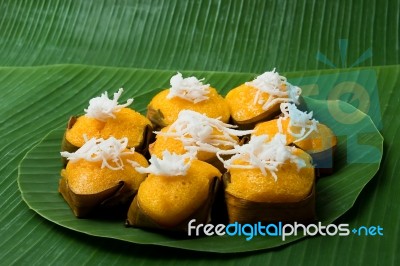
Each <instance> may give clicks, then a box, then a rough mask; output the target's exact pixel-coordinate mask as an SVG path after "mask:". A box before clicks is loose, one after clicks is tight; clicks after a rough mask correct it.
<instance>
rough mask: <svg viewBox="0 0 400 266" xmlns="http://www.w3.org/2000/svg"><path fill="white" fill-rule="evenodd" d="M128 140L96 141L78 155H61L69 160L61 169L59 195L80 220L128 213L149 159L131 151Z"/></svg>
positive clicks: (65, 153)
mask: <svg viewBox="0 0 400 266" xmlns="http://www.w3.org/2000/svg"><path fill="white" fill-rule="evenodd" d="M127 145H128V139H127V138H122V139H115V138H114V137H110V138H108V139H106V140H104V139H101V138H100V139H95V138H92V139H90V140H88V141H86V142H85V143H84V144H83V146H82V147H81V148H79V149H78V150H77V151H76V152H74V153H70V152H66V151H64V152H61V155H62V156H63V157H66V158H67V159H68V160H69V163H68V164H67V166H66V168H65V169H62V170H61V179H60V181H59V192H60V193H61V194H62V196H63V197H64V199H65V201H66V202H67V203H68V204H69V206H70V207H71V209H72V211H73V212H74V214H75V215H76V216H77V217H89V216H93V215H102V214H104V213H105V214H106V215H107V214H108V213H112V215H121V214H126V211H127V209H128V207H129V204H130V202H131V201H132V199H133V196H134V195H135V194H136V192H137V190H138V188H139V185H140V183H141V182H142V181H143V180H144V179H145V177H146V174H143V173H139V172H137V171H136V170H135V168H134V167H137V166H143V167H146V166H148V162H147V160H146V158H144V157H143V155H141V154H140V153H138V152H135V151H134V149H133V148H132V149H130V150H129V149H127Z"/></svg>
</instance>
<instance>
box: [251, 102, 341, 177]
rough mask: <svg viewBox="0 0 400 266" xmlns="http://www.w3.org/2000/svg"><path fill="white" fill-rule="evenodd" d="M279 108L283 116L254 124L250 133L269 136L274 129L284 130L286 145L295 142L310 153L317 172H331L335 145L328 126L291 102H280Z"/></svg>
mask: <svg viewBox="0 0 400 266" xmlns="http://www.w3.org/2000/svg"><path fill="white" fill-rule="evenodd" d="M280 108H281V111H282V114H283V116H281V117H279V118H278V119H274V120H270V121H267V122H262V123H259V124H257V125H256V127H255V128H254V133H253V134H252V135H253V136H258V135H268V136H269V137H270V138H272V137H273V136H275V134H277V133H281V134H284V135H285V136H286V140H287V144H288V145H295V146H296V147H298V148H300V149H302V150H304V151H306V152H307V153H308V154H310V155H311V157H312V158H313V162H314V164H315V167H316V169H317V170H318V173H319V174H321V175H325V174H331V173H332V171H333V156H334V151H335V149H336V145H337V138H336V136H335V134H334V133H333V132H332V130H331V129H330V128H329V127H327V126H326V125H324V124H322V123H319V122H318V121H317V120H315V119H313V118H312V116H313V112H310V113H307V112H302V111H300V110H299V109H297V107H296V105H295V104H291V103H282V104H281V107H280Z"/></svg>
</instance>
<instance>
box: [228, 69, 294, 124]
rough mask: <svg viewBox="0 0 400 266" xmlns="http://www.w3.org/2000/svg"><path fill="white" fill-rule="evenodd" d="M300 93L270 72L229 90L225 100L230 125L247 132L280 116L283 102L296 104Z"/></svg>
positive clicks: (284, 79)
mask: <svg viewBox="0 0 400 266" xmlns="http://www.w3.org/2000/svg"><path fill="white" fill-rule="evenodd" d="M300 94H301V89H300V88H299V87H296V86H293V85H291V84H290V83H289V82H287V80H286V78H285V77H283V76H281V75H279V73H278V72H276V71H275V69H273V70H272V71H270V72H265V73H264V74H262V75H260V76H258V77H257V78H256V79H254V80H253V81H251V82H246V83H245V84H243V85H240V86H239V87H236V88H234V89H232V90H231V91H230V92H229V93H228V94H227V95H226V97H225V100H226V101H227V103H228V105H229V110H230V113H231V116H232V120H233V123H234V124H236V125H238V126H239V128H241V129H251V128H253V127H254V125H255V124H256V123H258V122H261V121H266V120H269V119H272V118H274V117H275V116H277V115H279V114H280V109H279V105H280V104H281V103H283V102H291V103H296V104H298V103H299V97H300Z"/></svg>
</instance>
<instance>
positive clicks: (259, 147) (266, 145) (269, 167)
mask: <svg viewBox="0 0 400 266" xmlns="http://www.w3.org/2000/svg"><path fill="white" fill-rule="evenodd" d="M267 140H268V136H267V135H260V136H252V137H251V140H250V141H249V142H248V143H247V144H244V145H242V146H239V145H236V146H235V147H234V148H233V149H232V150H229V151H220V152H218V153H217V156H218V158H219V159H220V161H222V162H223V164H224V166H225V168H226V169H231V168H240V169H255V168H259V169H260V170H261V172H262V174H263V175H264V176H266V175H267V171H268V172H269V173H270V174H271V175H272V176H273V178H274V180H275V181H277V180H278V176H277V174H276V172H277V171H278V167H279V166H280V165H282V164H283V163H285V162H286V161H290V162H293V163H296V164H297V168H298V170H299V169H300V168H303V167H305V166H306V163H305V162H304V160H302V159H300V158H299V157H297V156H295V155H293V149H295V148H294V147H289V146H286V137H285V135H282V134H279V133H278V134H276V135H275V137H274V138H273V139H272V140H271V141H270V142H266V141H267ZM223 154H228V155H231V154H233V156H232V157H231V158H230V159H228V160H224V159H223V158H221V156H220V155H223ZM237 160H240V161H244V162H246V163H247V164H237V163H236V162H237Z"/></svg>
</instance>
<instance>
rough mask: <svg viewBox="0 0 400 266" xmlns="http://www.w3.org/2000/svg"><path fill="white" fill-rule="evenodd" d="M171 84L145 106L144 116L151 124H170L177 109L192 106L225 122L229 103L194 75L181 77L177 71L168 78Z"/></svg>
mask: <svg viewBox="0 0 400 266" xmlns="http://www.w3.org/2000/svg"><path fill="white" fill-rule="evenodd" d="M170 83H171V87H170V88H169V89H166V90H163V91H161V92H160V93H158V94H157V95H156V96H154V97H153V99H152V100H151V102H150V103H149V105H148V106H147V117H148V118H149V119H150V121H151V122H152V123H153V126H154V128H156V129H160V128H163V127H165V126H168V125H170V124H172V123H173V122H174V121H175V120H176V119H177V118H178V114H179V112H180V111H181V110H192V111H196V112H199V113H202V114H205V115H207V116H208V117H211V118H220V119H221V121H222V122H224V123H227V122H228V121H229V118H230V113H229V107H228V104H227V103H226V102H225V100H224V98H223V97H222V96H221V95H219V94H218V92H217V91H216V90H215V89H214V88H212V87H210V85H209V84H206V85H204V84H203V83H202V80H198V79H197V78H196V77H188V78H183V77H182V74H181V73H179V72H178V74H176V75H175V76H173V77H172V78H171V80H170Z"/></svg>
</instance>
